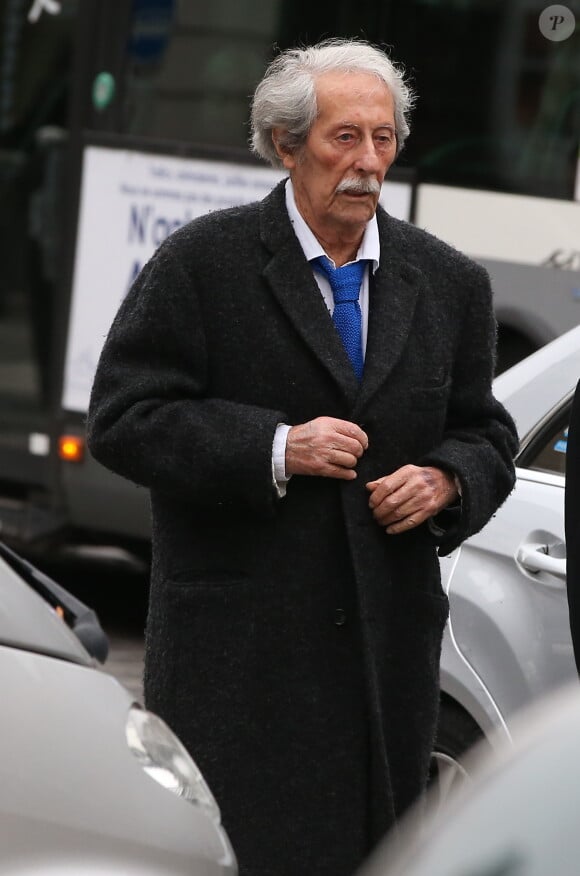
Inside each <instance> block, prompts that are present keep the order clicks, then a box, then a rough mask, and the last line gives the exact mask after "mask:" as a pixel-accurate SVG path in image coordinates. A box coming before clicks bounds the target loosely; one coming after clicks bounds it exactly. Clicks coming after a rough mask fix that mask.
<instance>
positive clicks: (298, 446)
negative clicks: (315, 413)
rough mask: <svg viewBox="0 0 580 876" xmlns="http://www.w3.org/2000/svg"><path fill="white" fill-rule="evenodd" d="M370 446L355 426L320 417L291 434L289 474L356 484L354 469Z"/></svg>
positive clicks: (344, 421)
mask: <svg viewBox="0 0 580 876" xmlns="http://www.w3.org/2000/svg"><path fill="white" fill-rule="evenodd" d="M368 446H369V439H368V438H367V436H366V434H365V433H364V432H363V430H362V429H361V428H360V427H359V426H357V425H356V423H349V422H348V421H347V420H337V419H335V418H334V417H318V418H317V419H316V420H310V422H308V423H302V424H301V425H299V426H293V427H292V428H291V429H290V431H289V432H288V437H287V439H286V474H287V475H295V474H300V475H318V476H321V477H325V478H339V479H341V480H345V481H351V480H354V478H356V472H355V470H354V469H355V466H356V464H357V462H358V460H359V459H360V457H361V456H362V455H363V453H364V452H365V450H366V449H367V447H368Z"/></svg>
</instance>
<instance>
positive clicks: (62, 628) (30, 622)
mask: <svg viewBox="0 0 580 876" xmlns="http://www.w3.org/2000/svg"><path fill="white" fill-rule="evenodd" d="M0 644H2V645H6V646H8V647H12V648H19V649H21V650H24V651H35V652H37V653H41V654H47V655H48V656H51V657H59V658H61V659H63V660H69V661H72V662H74V663H82V664H85V665H92V664H93V659H92V658H91V657H90V656H89V654H88V653H87V651H86V650H85V649H84V648H83V646H82V645H81V643H80V642H79V640H78V639H77V637H76V636H75V634H74V633H73V632H72V631H71V630H70V629H69V628H68V627H67V625H66V624H65V623H64V621H63V620H61V618H60V617H59V615H58V614H57V612H56V611H55V610H54V609H53V608H51V606H50V605H48V603H46V602H45V601H44V600H43V599H42V598H41V597H40V596H38V594H36V593H35V592H34V591H33V590H32V588H31V587H29V585H28V584H27V583H26V582H25V581H23V580H22V578H21V577H20V576H19V575H18V574H17V573H16V572H15V571H14V570H13V569H11V568H10V566H8V564H7V563H5V562H4V560H2V559H1V558H0Z"/></svg>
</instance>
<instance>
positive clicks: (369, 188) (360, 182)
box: [336, 177, 381, 195]
mask: <svg viewBox="0 0 580 876" xmlns="http://www.w3.org/2000/svg"><path fill="white" fill-rule="evenodd" d="M340 192H351V193H352V194H354V195H380V193H381V186H380V183H379V182H378V180H376V179H375V178H374V177H369V178H368V179H361V178H359V177H354V178H353V179H343V180H342V182H340V183H339V184H338V185H337V187H336V193H337V194H340Z"/></svg>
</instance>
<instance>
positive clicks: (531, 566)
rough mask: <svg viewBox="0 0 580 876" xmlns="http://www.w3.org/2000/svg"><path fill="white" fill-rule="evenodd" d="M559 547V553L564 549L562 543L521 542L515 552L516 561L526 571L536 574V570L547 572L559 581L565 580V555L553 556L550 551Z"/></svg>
mask: <svg viewBox="0 0 580 876" xmlns="http://www.w3.org/2000/svg"><path fill="white" fill-rule="evenodd" d="M555 547H556V548H557V549H558V548H559V550H558V551H557V552H558V553H561V552H562V551H563V549H564V545H563V544H562V543H560V544H558V545H557V546H556V545H547V544H523V545H521V546H520V548H519V550H518V554H517V560H518V563H520V565H521V566H523V567H524V569H526V570H527V571H528V572H532V573H533V574H537V573H538V572H547V573H548V574H549V575H554V577H556V578H559V579H560V580H561V581H565V580H566V557H565V556H564V557H555V556H553V555H552V554H551V553H550V551H554V548H555Z"/></svg>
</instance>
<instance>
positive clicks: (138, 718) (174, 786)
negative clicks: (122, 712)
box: [126, 706, 220, 822]
mask: <svg viewBox="0 0 580 876" xmlns="http://www.w3.org/2000/svg"><path fill="white" fill-rule="evenodd" d="M126 735H127V743H128V745H129V749H130V750H131V752H132V753H133V754H134V755H135V757H136V758H137V760H138V761H139V763H140V764H141V766H142V767H143V769H144V770H145V772H146V773H147V774H148V775H149V776H151V778H152V779H155V781H156V782H158V783H159V784H160V785H162V786H163V787H164V788H167V790H168V791H173V793H174V794H177V796H178V797H183V799H184V800H188V801H189V802H190V803H193V804H194V806H199V807H200V808H201V809H204V810H205V811H206V812H207V813H208V815H210V816H211V817H212V818H213V819H214V820H215V821H218V822H219V821H220V811H219V807H218V805H217V803H216V801H215V799H214V797H213V794H212V793H211V791H210V790H209V788H208V786H207V784H206V782H205V779H204V778H203V776H202V774H201V772H200V771H199V769H198V768H197V766H196V765H195V763H194V761H193V760H192V758H191V757H190V756H189V754H188V753H187V751H186V750H185V748H184V747H183V745H182V744H181V742H180V741H179V739H178V738H177V736H176V735H175V733H173V731H172V730H170V729H169V727H168V726H167V724H166V723H165V721H162V720H161V718H159V717H158V716H157V715H154V714H153V712H148V711H146V710H145V709H142V708H140V707H139V706H132V707H131V709H129V716H128V718H127V727H126Z"/></svg>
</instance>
